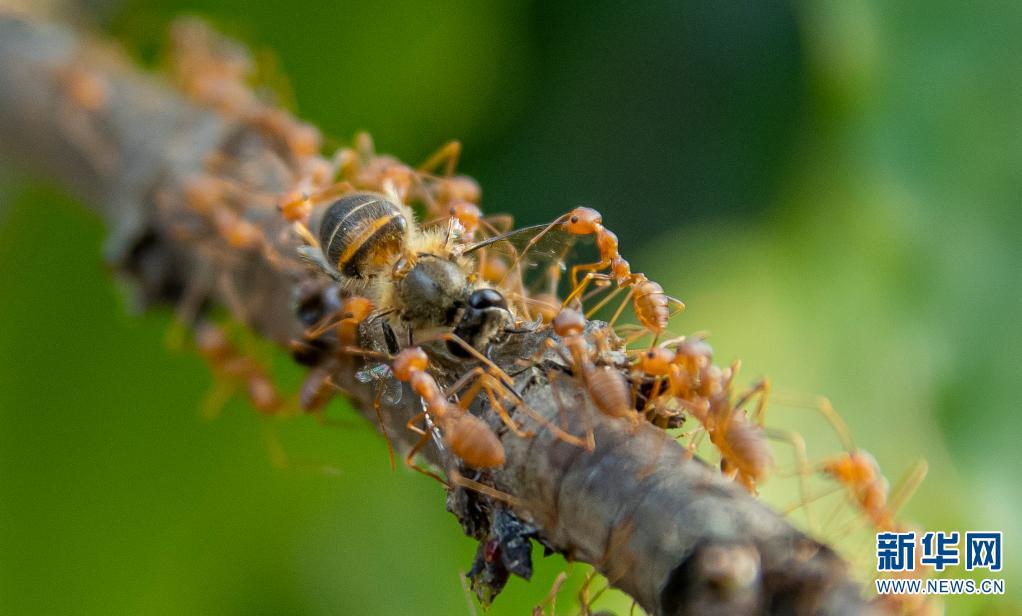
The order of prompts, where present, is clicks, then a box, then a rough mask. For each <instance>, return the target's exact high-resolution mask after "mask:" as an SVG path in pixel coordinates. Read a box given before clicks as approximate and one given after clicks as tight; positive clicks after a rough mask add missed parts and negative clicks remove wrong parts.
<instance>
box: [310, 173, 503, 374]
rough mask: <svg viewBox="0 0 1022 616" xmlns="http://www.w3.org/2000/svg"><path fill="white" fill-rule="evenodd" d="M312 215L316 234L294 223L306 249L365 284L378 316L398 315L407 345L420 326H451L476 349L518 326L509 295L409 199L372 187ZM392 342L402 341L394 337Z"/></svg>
mask: <svg viewBox="0 0 1022 616" xmlns="http://www.w3.org/2000/svg"><path fill="white" fill-rule="evenodd" d="M313 222H314V223H315V224H318V231H319V238H318V239H316V238H315V237H313V236H312V234H311V233H310V232H308V230H304V231H303V230H302V228H301V227H296V228H298V229H299V233H301V234H302V235H303V237H304V238H305V241H306V242H307V243H308V244H309V245H308V246H304V247H302V248H300V249H299V251H300V253H301V254H302V255H303V256H304V257H305V258H306V259H307V260H309V261H310V262H312V263H314V264H315V265H316V266H318V267H319V268H320V269H321V270H322V271H324V272H326V273H327V274H328V275H330V276H331V277H333V278H334V279H335V280H338V281H340V282H342V283H344V284H345V285H347V286H349V287H351V288H356V289H358V288H362V289H365V291H366V294H367V295H368V296H369V297H370V298H371V299H372V300H373V303H374V304H375V305H376V306H377V310H378V312H377V315H378V316H387V315H394V317H395V319H396V323H397V324H400V325H403V326H404V329H405V330H407V333H408V340H409V342H408V344H409V345H410V344H411V343H412V340H413V337H412V336H413V334H415V333H425V334H429V333H430V332H433V331H436V330H443V331H453V335H454V337H456V338H458V339H461V340H464V341H465V342H466V343H467V346H468V347H470V348H472V349H476V350H485V349H486V348H487V347H488V346H489V345H490V344H491V343H492V342H494V341H496V340H497V339H498V338H500V337H501V336H503V335H504V334H505V333H507V332H512V331H515V330H513V329H512V325H513V322H514V319H513V316H512V314H511V312H510V310H509V309H508V304H507V301H506V300H505V299H504V296H503V295H502V294H501V293H500V292H499V291H497V290H495V289H491V288H486V287H478V288H477V287H475V285H474V284H473V283H472V282H471V281H470V278H469V275H468V272H469V271H470V267H469V264H468V261H467V259H466V258H465V257H463V256H461V255H460V254H459V253H457V252H456V251H455V250H453V245H452V243H451V237H450V236H449V235H447V234H444V233H441V232H439V231H438V230H423V229H421V228H419V227H418V226H417V225H416V224H415V220H414V217H413V215H412V212H411V210H410V209H409V208H408V207H407V206H404V205H399V204H396V203H393V202H391V201H388V200H387V199H385V198H384V197H383V196H381V195H377V194H374V193H354V194H350V195H345V196H343V197H341V198H340V199H338V200H337V201H335V202H334V203H333V204H331V205H330V206H329V207H327V208H326V211H325V212H323V213H322V215H321V216H320V217H319V220H318V221H317V220H315V217H313ZM390 346H391V347H396V346H397V345H396V339H395V340H394V341H393V343H392V344H391V345H390ZM447 347H448V350H449V351H450V352H451V353H452V354H454V355H457V356H459V357H467V356H468V354H467V350H466V348H465V347H463V346H461V345H459V344H457V343H456V342H455V341H453V340H448V345H447ZM398 350H399V348H391V349H390V351H391V352H397V351H398Z"/></svg>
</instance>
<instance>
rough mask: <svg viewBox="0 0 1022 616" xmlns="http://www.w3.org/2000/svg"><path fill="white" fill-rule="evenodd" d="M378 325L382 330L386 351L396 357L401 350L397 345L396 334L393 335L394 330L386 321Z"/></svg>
mask: <svg viewBox="0 0 1022 616" xmlns="http://www.w3.org/2000/svg"><path fill="white" fill-rule="evenodd" d="M380 323H381V324H382V325H381V327H382V328H383V339H384V341H386V343H387V351H388V352H390V354H391V355H397V353H398V351H400V350H401V346H400V345H399V344H398V343H397V334H395V333H394V328H393V327H391V326H390V323H388V322H386V321H381V322H380Z"/></svg>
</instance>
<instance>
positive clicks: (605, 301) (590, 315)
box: [585, 287, 624, 319]
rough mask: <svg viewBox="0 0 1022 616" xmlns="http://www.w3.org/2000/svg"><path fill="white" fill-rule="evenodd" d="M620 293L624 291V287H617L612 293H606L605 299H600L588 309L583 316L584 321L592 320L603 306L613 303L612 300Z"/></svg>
mask: <svg viewBox="0 0 1022 616" xmlns="http://www.w3.org/2000/svg"><path fill="white" fill-rule="evenodd" d="M600 290H601V291H602V289H600ZM621 291H624V287H618V288H616V289H614V290H613V291H611V292H610V293H608V294H607V296H606V297H604V298H603V299H601V300H600V301H599V302H598V303H597V304H596V305H595V306H593V307H592V308H590V309H589V311H588V312H586V315H585V316H586V319H591V318H593V316H594V315H595V314H596V313H597V312H599V311H600V309H602V308H603V307H604V306H606V305H607V304H609V303H610V302H612V301H614V298H615V297H617V296H618V295H619V294H620V293H621ZM594 294H595V293H594Z"/></svg>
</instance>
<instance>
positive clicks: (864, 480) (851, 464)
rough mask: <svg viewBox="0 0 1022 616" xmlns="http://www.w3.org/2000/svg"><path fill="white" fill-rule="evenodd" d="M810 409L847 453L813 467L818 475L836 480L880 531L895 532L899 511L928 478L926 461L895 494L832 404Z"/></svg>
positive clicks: (819, 401) (821, 402)
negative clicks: (822, 420) (832, 431)
mask: <svg viewBox="0 0 1022 616" xmlns="http://www.w3.org/2000/svg"><path fill="white" fill-rule="evenodd" d="M806 406H809V408H811V409H812V410H814V411H816V412H818V413H819V414H820V415H822V416H823V418H824V419H825V420H826V421H827V423H828V424H830V426H831V428H832V429H833V430H834V432H835V433H836V434H837V436H838V439H839V440H840V442H841V445H842V447H843V448H844V449H845V451H844V452H843V453H840V454H837V455H833V456H830V457H827V458H825V459H824V460H823V461H821V462H819V463H816V464H814V465H812V466H813V467H815V470H816V472H818V473H820V474H822V475H824V476H825V477H827V478H829V479H832V480H834V481H835V482H836V483H837V484H838V486H840V487H841V488H843V489H844V490H846V492H847V494H848V496H849V497H850V499H851V501H852V503H853V504H854V505H855V508H856V509H857V510H858V511H859V512H861V513H862V515H863V516H865V518H866V520H868V521H869V523H870V524H871V525H872V526H873V527H874V528H875V529H876V530H877V531H884V530H890V529H893V528H895V527H896V522H895V515H896V513H897V511H898V509H899V508H900V507H901V505H903V504H904V503H905V501H907V500H908V498H909V497H910V496H911V495H912V492H914V491H915V489H916V488H917V487H918V486H919V484H920V483H921V482H922V480H923V479H924V478H925V477H926V472H927V464H926V461H925V460H918V461H916V462H915V463H914V464H913V465H912V466H911V467H910V468H909V470H908V471H907V473H906V474H905V476H904V477H903V478H902V480H901V481H900V482H899V483H898V486H897V487H896V488H895V489H894V490H891V488H890V483H889V482H888V481H887V478H886V477H884V475H883V473H882V472H881V470H880V465H879V464H878V463H877V461H876V458H874V457H873V455H872V454H870V453H869V452H867V451H865V450H863V449H860V448H858V447H857V446H856V445H855V443H854V441H853V439H852V434H851V430H850V429H849V428H848V425H847V424H846V423H845V421H844V419H842V417H841V415H840V414H839V413H838V412H837V410H836V409H835V408H834V407H833V405H832V404H831V403H830V400H828V399H827V398H824V397H822V396H821V397H818V398H816V400H815V404H811V405H806ZM799 466H800V468H799V474H800V475H804V474H806V473H808V472H809V467H810V465H808V464H807V463H806V462H805V461H804V459H803V460H800V464H799ZM825 494H826V493H824V494H821V495H819V496H824V495H825ZM809 500H811V499H806V498H805V497H803V500H802V503H801V506H806V505H808V502H809Z"/></svg>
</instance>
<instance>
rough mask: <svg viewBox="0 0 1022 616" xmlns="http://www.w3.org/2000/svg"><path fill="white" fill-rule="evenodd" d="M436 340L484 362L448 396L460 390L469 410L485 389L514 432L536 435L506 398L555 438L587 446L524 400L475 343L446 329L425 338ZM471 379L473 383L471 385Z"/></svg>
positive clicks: (458, 383) (528, 435)
mask: <svg viewBox="0 0 1022 616" xmlns="http://www.w3.org/2000/svg"><path fill="white" fill-rule="evenodd" d="M437 341H442V342H445V343H447V344H448V346H449V348H450V345H453V346H454V347H456V348H458V349H461V350H462V351H463V352H464V353H467V354H468V356H470V357H472V358H474V359H476V360H478V361H479V362H480V363H481V364H482V366H476V367H474V368H472V369H470V370H469V371H468V372H466V373H465V374H463V375H462V376H461V377H459V378H458V380H457V381H455V382H454V383H453V384H452V385H451V386H450V387H448V389H447V392H446V397H448V398H450V397H451V396H454V395H456V394H457V395H458V397H459V406H460V407H461V408H462V409H464V410H466V411H467V409H468V408H469V406H471V404H472V402H473V401H474V400H475V399H476V398H477V397H478V396H479V394H480V393H482V394H484V395H485V396H486V398H487V400H488V401H489V403H490V407H491V408H492V409H493V410H494V411H495V412H496V413H497V415H498V416H499V417H500V419H501V421H502V422H503V423H504V425H506V426H507V427H508V428H509V429H510V430H511V431H512V432H513V433H514V434H515V435H517V436H520V437H523V438H529V437H531V436H533V433H532V432H529V431H526V430H523V429H522V428H521V427H520V426H519V425H518V424H517V423H516V422H515V421H514V420H513V419H512V418H511V415H510V413H508V411H507V409H506V408H505V406H504V404H505V402H510V403H512V404H513V405H514V408H515V409H520V410H521V411H522V412H523V413H525V414H526V415H528V416H529V417H530V418H532V419H533V420H534V421H536V422H537V423H539V424H540V425H542V426H544V427H545V428H547V429H548V430H550V432H551V433H552V434H553V435H554V436H555V437H556V438H558V439H560V440H562V441H564V442H566V443H570V444H572V445H575V446H578V447H587V444H586V442H584V441H582V440H581V439H579V438H578V437H577V436H575V435H573V434H570V433H568V432H566V431H565V430H563V429H561V428H560V427H558V426H557V425H555V424H553V423H551V422H550V420H548V419H547V418H546V417H544V416H543V415H541V414H539V413H538V412H537V411H535V410H534V409H533V408H532V407H530V406H529V405H528V404H526V403H525V401H524V400H522V398H521V396H519V395H518V392H517V391H515V389H514V383H513V382H512V381H511V377H510V376H509V375H508V374H507V373H506V372H505V371H504V370H502V369H501V368H500V367H499V366H497V365H496V364H494V363H493V362H492V361H491V360H490V359H489V358H487V357H486V356H485V355H483V354H482V353H480V352H479V351H478V350H477V349H475V348H474V347H472V345H470V344H468V343H467V342H465V341H464V340H463V339H462V338H461V337H460V336H458V335H456V334H454V333H453V332H447V333H444V334H440V335H438V336H435V337H433V338H431V339H427V340H423V341H422V342H423V343H424V344H425V343H428V342H437ZM473 381H474V382H473ZM470 383H471V385H469V384H470Z"/></svg>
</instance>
